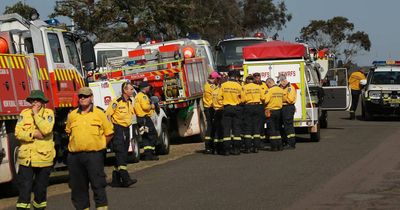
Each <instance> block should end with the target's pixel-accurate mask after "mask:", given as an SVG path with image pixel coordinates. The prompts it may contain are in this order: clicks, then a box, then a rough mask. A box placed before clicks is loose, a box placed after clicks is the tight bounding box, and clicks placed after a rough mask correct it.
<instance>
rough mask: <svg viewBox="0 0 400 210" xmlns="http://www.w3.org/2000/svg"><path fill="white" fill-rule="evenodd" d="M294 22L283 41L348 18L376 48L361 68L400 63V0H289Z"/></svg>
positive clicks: (43, 1) (43, 4)
mask: <svg viewBox="0 0 400 210" xmlns="http://www.w3.org/2000/svg"><path fill="white" fill-rule="evenodd" d="M16 2H18V1H17V0H0V13H1V14H2V13H3V12H4V7H5V6H9V5H13V4H15V3H16ZM25 3H26V4H29V5H30V6H32V7H35V8H36V9H37V10H38V12H39V13H40V15H41V18H43V19H45V18H46V17H47V16H48V15H49V14H50V13H51V11H52V10H53V8H54V5H55V0H25ZM285 3H286V5H287V8H288V11H289V12H290V13H292V15H293V19H292V21H290V22H289V23H288V24H287V27H286V28H285V29H284V30H282V31H281V32H279V35H280V39H285V40H287V41H293V40H294V39H295V37H297V36H298V35H299V32H300V29H301V28H302V27H303V26H306V25H308V24H309V23H310V20H319V19H323V20H326V19H330V18H332V17H334V16H344V17H347V18H348V19H349V21H350V22H353V23H354V24H355V30H361V31H365V32H366V33H367V34H369V36H370V40H371V42H372V48H371V51H370V52H366V53H362V54H360V55H359V56H357V58H356V59H355V60H356V62H358V63H359V65H370V64H371V63H372V61H373V60H386V59H387V58H389V57H390V58H392V59H397V60H400V49H399V48H400V40H399V38H398V37H399V34H400V28H399V27H398V26H397V22H396V20H397V21H398V20H400V12H399V10H400V1H398V0H379V1H378V0H319V1H318V0H285Z"/></svg>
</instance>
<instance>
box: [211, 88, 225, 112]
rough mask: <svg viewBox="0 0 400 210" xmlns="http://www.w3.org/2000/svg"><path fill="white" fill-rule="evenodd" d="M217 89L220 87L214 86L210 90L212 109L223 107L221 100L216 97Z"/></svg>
mask: <svg viewBox="0 0 400 210" xmlns="http://www.w3.org/2000/svg"><path fill="white" fill-rule="evenodd" d="M219 89H220V87H218V86H216V87H215V88H214V90H213V92H212V106H213V108H214V110H222V108H224V105H223V104H222V101H221V100H220V99H219V98H218V93H219Z"/></svg>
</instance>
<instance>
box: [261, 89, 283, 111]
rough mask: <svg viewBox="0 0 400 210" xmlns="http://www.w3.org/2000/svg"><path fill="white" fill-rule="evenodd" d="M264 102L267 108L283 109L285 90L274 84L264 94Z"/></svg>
mask: <svg viewBox="0 0 400 210" xmlns="http://www.w3.org/2000/svg"><path fill="white" fill-rule="evenodd" d="M264 103H265V104H266V107H265V108H266V109H269V110H278V109H282V105H283V90H282V88H280V87H279V86H276V85H275V86H273V87H271V88H270V89H268V91H267V93H266V94H265V96H264Z"/></svg>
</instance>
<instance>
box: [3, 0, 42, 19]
mask: <svg viewBox="0 0 400 210" xmlns="http://www.w3.org/2000/svg"><path fill="white" fill-rule="evenodd" d="M34 12H36V9H35V8H33V7H30V6H29V5H26V4H24V3H22V2H21V1H19V2H17V3H16V4H14V5H12V6H6V8H5V10H4V14H12V13H18V14H19V15H21V16H22V17H24V18H25V19H28V20H29V19H30V18H31V15H32V14H33V13H34Z"/></svg>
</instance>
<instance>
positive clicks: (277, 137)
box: [269, 136, 281, 139]
mask: <svg viewBox="0 0 400 210" xmlns="http://www.w3.org/2000/svg"><path fill="white" fill-rule="evenodd" d="M269 138H270V139H281V136H270V137H269Z"/></svg>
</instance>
